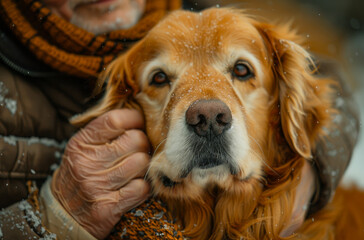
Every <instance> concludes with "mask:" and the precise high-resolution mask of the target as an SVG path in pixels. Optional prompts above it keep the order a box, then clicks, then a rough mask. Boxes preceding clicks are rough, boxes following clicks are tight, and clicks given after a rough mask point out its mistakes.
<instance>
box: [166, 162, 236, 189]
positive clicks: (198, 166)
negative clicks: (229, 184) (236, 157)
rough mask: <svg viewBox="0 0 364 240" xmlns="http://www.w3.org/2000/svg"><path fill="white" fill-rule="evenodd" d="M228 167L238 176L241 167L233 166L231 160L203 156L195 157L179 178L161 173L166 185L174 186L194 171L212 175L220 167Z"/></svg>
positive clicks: (233, 174)
mask: <svg viewBox="0 0 364 240" xmlns="http://www.w3.org/2000/svg"><path fill="white" fill-rule="evenodd" d="M222 168H227V169H228V171H227V172H229V173H230V174H231V175H232V176H237V175H238V173H239V169H238V167H237V166H233V164H231V163H230V162H229V161H227V160H225V161H224V160H223V159H219V158H202V159H198V158H196V159H194V161H192V164H190V165H189V166H187V167H186V168H185V169H184V170H183V171H181V173H180V174H179V176H178V177H177V180H172V179H171V178H169V177H167V176H166V175H165V174H163V173H161V174H160V181H161V182H162V184H163V185H164V186H165V187H174V186H176V185H178V184H181V183H182V182H183V180H184V179H186V178H187V177H188V176H189V175H190V173H191V172H192V171H197V172H199V174H200V175H201V174H206V176H208V175H212V174H214V173H215V171H217V170H218V169H222Z"/></svg>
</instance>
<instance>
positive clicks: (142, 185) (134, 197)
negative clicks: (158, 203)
mask: <svg viewBox="0 0 364 240" xmlns="http://www.w3.org/2000/svg"><path fill="white" fill-rule="evenodd" d="M149 191H150V186H149V184H148V183H147V182H146V181H144V180H143V179H140V178H138V179H133V180H132V181H130V182H129V183H128V184H127V185H126V186H125V187H123V188H121V189H120V190H119V191H118V194H119V198H118V200H119V201H118V210H119V212H120V214H121V215H122V214H124V213H126V212H127V211H129V210H130V209H132V208H134V207H136V206H139V205H140V204H141V203H142V202H144V201H145V200H147V198H148V196H149ZM121 215H120V216H121Z"/></svg>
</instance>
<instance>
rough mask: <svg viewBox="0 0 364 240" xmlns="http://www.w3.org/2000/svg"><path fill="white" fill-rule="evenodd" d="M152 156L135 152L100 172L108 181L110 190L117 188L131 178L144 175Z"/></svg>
mask: <svg viewBox="0 0 364 240" xmlns="http://www.w3.org/2000/svg"><path fill="white" fill-rule="evenodd" d="M149 159H150V156H149V155H148V154H146V153H141V152H138V153H134V154H131V155H130V156H128V157H127V158H126V159H124V160H123V161H121V162H119V163H118V164H117V165H115V166H114V167H112V168H110V169H107V170H103V171H100V172H98V173H97V174H98V175H99V176H102V177H103V178H104V179H105V181H107V182H108V184H107V188H108V189H109V190H117V189H120V188H121V187H123V186H124V185H126V184H128V182H129V181H130V180H131V179H134V178H142V177H144V175H145V173H146V171H147V169H148V165H149Z"/></svg>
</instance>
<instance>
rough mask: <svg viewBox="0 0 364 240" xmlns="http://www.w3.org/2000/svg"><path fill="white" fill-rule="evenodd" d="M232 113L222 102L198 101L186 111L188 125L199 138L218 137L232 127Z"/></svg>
mask: <svg viewBox="0 0 364 240" xmlns="http://www.w3.org/2000/svg"><path fill="white" fill-rule="evenodd" d="M231 121H232V115H231V111H230V109H229V107H228V106H226V104H225V103H223V102H222V101H220V100H216V99H212V100H197V101H195V102H193V103H192V104H191V106H190V107H189V108H188V109H187V111H186V123H187V124H188V125H189V126H190V127H191V129H193V131H194V132H195V133H196V134H197V135H199V136H211V133H213V135H215V136H217V135H220V134H222V133H223V132H224V131H225V130H227V129H229V128H230V126H231Z"/></svg>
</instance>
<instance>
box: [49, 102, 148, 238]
mask: <svg viewBox="0 0 364 240" xmlns="http://www.w3.org/2000/svg"><path fill="white" fill-rule="evenodd" d="M143 125H144V122H143V117H142V116H141V114H140V113H138V112H137V111H135V110H128V109H119V110H113V111H110V112H108V113H106V114H104V115H102V116H100V117H99V118H97V119H95V120H93V121H92V122H90V123H89V124H88V125H87V126H86V127H85V128H83V129H82V130H80V131H79V132H78V133H77V134H76V135H75V136H73V137H72V138H71V139H70V141H69V143H68V145H67V147H66V149H65V153H64V155H63V159H62V163H61V166H60V168H59V169H58V170H57V172H56V173H55V174H54V176H53V180H52V192H53V195H54V196H55V197H56V199H57V200H58V201H59V202H60V203H61V204H62V206H63V207H64V208H65V209H66V211H67V212H68V213H69V214H70V215H72V216H73V218H74V219H75V220H76V221H77V222H78V223H79V224H80V225H81V226H82V227H84V228H85V229H86V230H87V231H88V232H90V233H91V234H92V235H93V236H95V237H96V238H99V239H102V238H105V237H106V236H107V235H108V234H109V232H110V231H111V230H112V228H113V227H114V225H115V224H116V223H117V222H118V221H119V220H120V217H121V216H122V215H123V214H124V213H125V212H127V211H128V210H130V209H131V208H133V207H135V206H137V205H139V204H141V203H142V202H144V201H145V200H146V199H147V197H148V192H149V189H150V188H149V185H148V183H147V182H146V181H144V179H143V177H144V175H145V173H146V170H147V167H148V164H149V159H150V157H149V155H148V151H149V143H148V139H147V137H146V135H145V134H144V133H143V132H142V131H141V130H137V129H141V128H143Z"/></svg>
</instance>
